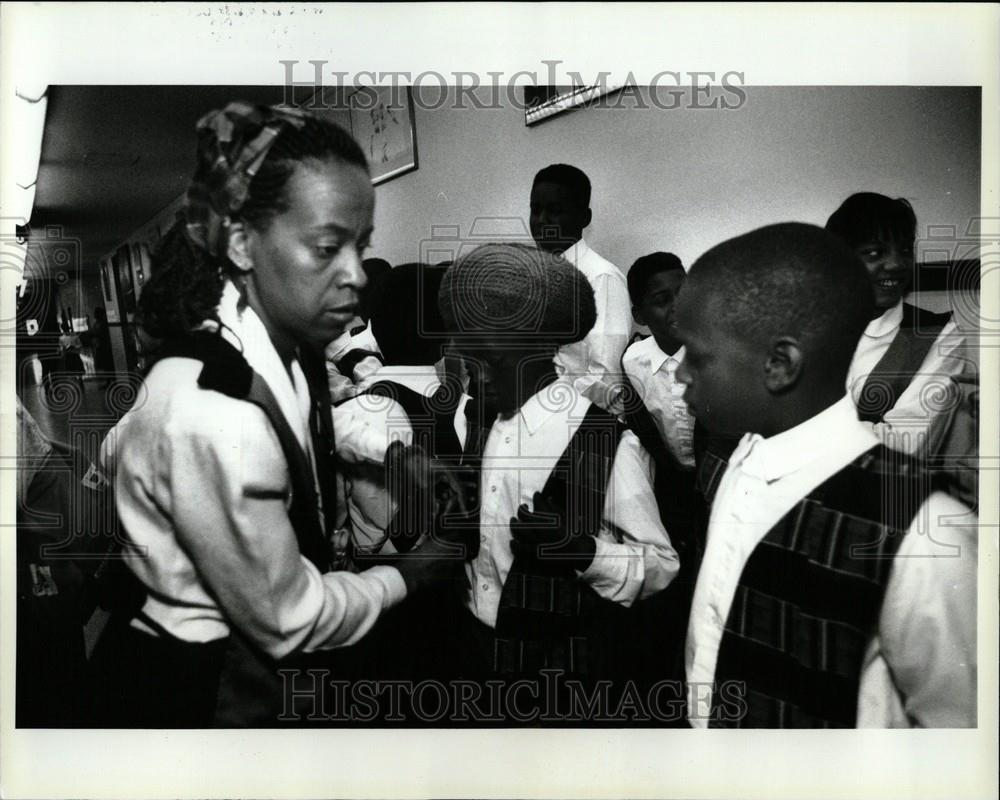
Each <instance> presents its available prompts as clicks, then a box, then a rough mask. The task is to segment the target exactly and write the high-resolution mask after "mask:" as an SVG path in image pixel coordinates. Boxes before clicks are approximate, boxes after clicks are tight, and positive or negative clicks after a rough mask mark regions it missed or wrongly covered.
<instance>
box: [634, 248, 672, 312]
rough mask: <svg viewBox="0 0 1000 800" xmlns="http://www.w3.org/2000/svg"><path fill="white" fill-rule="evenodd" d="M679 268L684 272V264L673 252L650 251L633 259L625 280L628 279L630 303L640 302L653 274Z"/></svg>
mask: <svg viewBox="0 0 1000 800" xmlns="http://www.w3.org/2000/svg"><path fill="white" fill-rule="evenodd" d="M674 270H679V271H680V272H681V273H682V274H683V273H684V265H683V264H681V260H680V259H679V258H678V257H677V256H675V255H674V254H673V253H650V254H649V255H646V256H642V257H640V258H637V259H636V260H635V263H634V264H633V265H632V266H631V267H630V268H629V271H628V275H627V277H626V280H627V281H628V296H629V299H630V300H631V301H632V305H634V306H637V305H639V304H640V303H641V302H642V298H643V295H645V294H646V287H647V286H649V280H650V278H652V277H653V276H654V275H658V274H659V273H661V272H672V271H674Z"/></svg>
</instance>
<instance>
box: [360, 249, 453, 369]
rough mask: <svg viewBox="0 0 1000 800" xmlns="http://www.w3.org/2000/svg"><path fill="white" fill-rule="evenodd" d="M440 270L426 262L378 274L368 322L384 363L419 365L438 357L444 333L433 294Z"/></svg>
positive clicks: (439, 286) (438, 284)
mask: <svg viewBox="0 0 1000 800" xmlns="http://www.w3.org/2000/svg"><path fill="white" fill-rule="evenodd" d="M444 272H445V271H444V269H443V268H441V267H432V266H430V265H429V264H401V265H400V266H398V267H396V268H394V269H391V270H389V272H387V273H386V274H385V275H383V276H382V279H381V280H380V281H379V291H378V292H377V293H376V294H375V295H374V297H373V298H372V316H371V321H372V333H373V334H374V335H375V340H376V341H377V342H378V346H379V349H380V350H381V351H382V356H383V358H384V359H385V363H386V364H390V365H402V366H420V365H428V364H433V363H435V362H436V361H437V360H438V359H440V358H441V345H442V343H443V342H444V339H445V337H446V335H447V334H446V331H445V326H444V320H443V319H442V318H441V312H440V311H439V310H438V302H437V297H438V291H439V290H440V288H441V279H442V278H443V277H444Z"/></svg>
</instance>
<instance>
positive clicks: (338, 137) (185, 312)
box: [138, 116, 368, 339]
mask: <svg viewBox="0 0 1000 800" xmlns="http://www.w3.org/2000/svg"><path fill="white" fill-rule="evenodd" d="M308 159H316V160H327V159H339V160H341V161H344V162H345V163H347V164H352V165H355V166H358V167H361V168H362V169H364V170H365V171H366V172H367V171H368V163H367V161H366V160H365V155H364V153H363V152H362V150H361V148H360V147H359V146H358V144H357V142H355V141H354V139H352V138H351V136H350V134H349V133H347V132H346V131H345V130H344V129H343V128H341V127H339V126H338V125H336V124H334V123H332V122H330V121H328V120H324V119H319V118H317V117H312V116H307V117H306V120H305V124H304V125H303V126H302V127H301V128H297V127H294V126H292V125H287V126H285V127H284V128H283V129H282V131H281V133H279V134H278V136H277V137H276V138H275V140H274V143H273V144H272V145H271V148H270V150H268V152H267V155H266V157H265V158H264V161H263V162H262V163H261V165H260V166H259V168H258V170H257V173H256V175H255V176H254V178H253V180H252V181H251V182H250V187H249V194H248V196H247V199H246V202H245V203H244V204H243V206H242V208H241V209H240V210H239V212H238V214H237V215H235V216H236V218H238V219H242V220H244V221H245V222H247V223H249V224H250V225H253V226H257V227H260V226H264V225H266V224H267V223H268V222H269V221H270V220H271V219H272V218H273V217H274V216H276V215H278V214H281V213H282V212H283V211H286V210H287V209H288V204H287V197H286V193H285V187H286V185H287V184H288V179H289V178H290V177H291V175H292V173H293V172H294V170H295V167H296V165H297V164H299V163H301V162H303V161H306V160H308ZM185 230H186V222H185V220H184V217H183V214H181V215H179V217H178V219H177V221H176V222H175V223H174V225H173V226H172V227H171V228H170V230H169V231H168V232H167V234H166V235H165V236H164V237H163V238H162V239H161V240H160V241H159V242H158V244H157V246H156V248H155V249H154V251H153V253H152V256H151V265H152V269H151V275H150V278H149V281H148V282H147V283H146V285H145V286H144V287H143V291H142V295H141V297H140V299H139V306H138V318H139V323H140V324H141V326H142V328H143V330H145V332H146V333H147V334H148V335H149V336H151V337H153V338H156V339H166V338H173V337H183V336H186V335H188V334H190V332H191V330H192V329H193V328H194V327H196V326H197V325H199V324H200V323H201V322H202V321H204V320H205V319H209V318H214V317H215V313H216V308H217V307H218V305H219V300H220V299H221V297H222V287H223V283H224V273H225V272H226V270H227V269H228V267H229V264H228V262H227V261H225V260H223V259H216V258H215V257H213V256H212V255H211V254H210V253H208V252H207V251H206V250H204V249H203V248H201V247H199V246H198V245H195V244H194V243H192V241H191V240H190V239H189V238H188V236H187V235H186V233H185Z"/></svg>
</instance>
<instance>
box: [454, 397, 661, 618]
mask: <svg viewBox="0 0 1000 800" xmlns="http://www.w3.org/2000/svg"><path fill="white" fill-rule="evenodd" d="M589 407H590V401H589V400H587V399H586V398H584V397H583V396H582V395H581V394H580V393H579V392H578V391H577V390H576V389H575V388H574V387H573V385H572V382H571V381H570V380H569V379H568V378H561V379H559V380H558V381H556V382H555V383H553V384H550V385H549V386H548V387H546V388H545V389H542V391H540V392H539V393H538V394H536V395H534V396H533V397H531V398H530V399H529V400H528V401H527V402H526V403H525V404H524V405H523V406H522V407H521V409H520V410H519V411H518V412H517V413H516V414H514V415H513V416H512V417H511V418H510V419H506V420H505V419H500V418H498V419H497V421H496V422H494V423H493V427H492V428H491V430H490V434H489V437H488V438H487V440H486V444H485V446H484V449H483V463H482V477H481V485H480V545H479V554H478V555H477V556H476V558H475V559H474V560H472V561H471V562H469V563H468V564H467V565H466V574H467V576H468V579H469V593H468V597H467V601H466V603H467V606H468V608H469V610H470V611H471V612H472V613H473V614H474V615H475V616H476V617H477V618H478V619H479V620H481V621H482V622H484V623H485V624H486V625H489V626H490V627H494V626H495V625H496V619H497V609H498V607H499V603H500V591H501V589H502V588H503V585H504V582H505V581H506V580H507V574H508V573H509V572H510V567H511V564H512V563H513V560H514V557H513V554H512V553H511V550H510V541H511V535H510V520H511V518H512V517H516V516H517V510H518V507H519V506H520V505H521V504H522V503H524V504H527V506H528V508H531V507H532V505H533V502H534V494H535V492H540V491H542V489H543V488H544V487H545V483H546V481H547V480H548V478H549V475H550V473H551V472H552V469H553V468H554V467H555V465H556V462H557V461H558V460H559V457H560V456H561V455H562V454H563V452H564V451H565V449H566V446H567V445H568V444H569V441H570V439H571V438H572V437H573V434H574V433H575V432H576V430H577V428H578V427H579V426H580V422H581V421H582V420H583V417H584V415H585V414H586V413H587V409H588V408H589ZM678 566H679V564H678V560H677V553H676V552H675V551H674V548H673V546H672V545H671V544H670V537H669V536H668V535H667V532H666V531H665V530H664V528H663V524H662V523H661V522H660V515H659V511H658V510H657V505H656V498H655V497H654V495H653V465H652V459H651V458H650V456H649V454H647V453H646V451H645V450H643V449H642V446H641V445H640V444H639V440H638V439H637V438H636V437H635V434H633V433H632V432H631V431H626V432H625V434H624V435H623V436H622V439H621V442H620V443H619V445H618V450H617V452H616V454H615V460H614V465H613V467H612V470H611V478H610V480H609V482H608V488H607V494H606V496H605V503H604V524H603V525H602V526H601V530H600V531H599V532H598V535H597V550H596V554H595V556H594V560H593V562H592V563H591V564H590V566H589V567H588V568H587V569H586V570H585V571H584V572H582V573H580V579H581V580H583V581H585V582H586V583H588V584H589V585H590V586H591V588H592V589H594V591H596V592H597V593H598V594H599V595H601V597H604V598H606V599H608V600H612V601H614V602H617V603H621V604H622V605H626V606H628V605H631V604H632V603H633V602H634V601H635V600H638V599H640V598H643V597H647V596H648V595H651V594H653V593H655V592H658V591H659V590H661V589H663V588H665V587H666V586H667V584H669V583H670V581H671V580H673V578H674V576H675V575H676V574H677V570H678Z"/></svg>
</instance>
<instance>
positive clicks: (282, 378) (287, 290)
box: [95, 103, 455, 727]
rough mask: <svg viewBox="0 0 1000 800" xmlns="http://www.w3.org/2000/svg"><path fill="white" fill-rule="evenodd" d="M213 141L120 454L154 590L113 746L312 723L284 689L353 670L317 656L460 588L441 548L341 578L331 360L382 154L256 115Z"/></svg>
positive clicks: (176, 235)
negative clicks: (139, 734)
mask: <svg viewBox="0 0 1000 800" xmlns="http://www.w3.org/2000/svg"><path fill="white" fill-rule="evenodd" d="M198 136H199V141H198V166H197V170H196V172H195V175H194V179H193V180H192V183H191V186H190V188H189V190H188V193H187V199H186V205H185V209H184V214H183V218H182V219H180V220H179V221H178V223H177V224H176V225H175V226H174V228H173V229H172V230H171V231H170V233H168V234H167V236H166V237H165V238H164V240H163V242H162V243H161V246H160V248H159V250H158V252H157V254H156V258H155V263H154V271H153V275H152V277H151V279H150V281H149V283H148V284H147V286H146V288H145V291H144V292H143V295H142V301H141V305H140V314H141V321H142V325H143V327H144V329H145V331H146V333H147V334H148V335H149V336H151V337H153V338H155V339H157V340H159V341H160V342H161V343H162V346H161V348H160V350H159V352H158V353H157V356H158V357H159V360H158V361H157V363H156V364H155V365H154V366H153V368H152V369H151V371H150V372H149V374H148V375H147V377H146V379H145V382H144V385H143V388H142V390H141V391H140V392H139V395H138V399H137V402H136V403H135V405H134V407H133V408H132V409H131V410H130V411H129V413H128V414H127V415H126V416H125V417H124V418H123V419H122V421H121V422H120V423H119V424H118V425H117V426H116V427H115V428H114V429H113V430H112V432H111V433H110V435H109V437H108V439H107V440H106V442H105V444H104V448H103V458H104V460H105V464H106V466H107V467H108V469H109V471H112V472H113V473H114V475H115V477H114V487H115V491H116V504H117V510H118V514H119V517H120V520H121V523H122V528H123V531H124V533H125V536H124V538H125V540H126V541H125V544H124V552H123V555H124V556H125V559H124V561H125V563H126V564H127V566H128V568H129V570H130V571H131V573H134V575H135V577H136V578H138V582H139V584H141V592H140V594H141V598H140V600H139V602H138V603H137V604H136V607H135V608H132V609H129V612H128V613H123V612H119V613H118V614H117V615H113V617H112V621H111V622H110V623H109V626H108V628H107V630H106V632H105V634H104V636H103V637H102V640H101V642H100V643H99V644H98V647H97V652H96V653H95V664H96V666H97V670H96V674H97V675H98V676H99V678H100V684H101V691H100V692H99V694H100V698H99V703H98V705H99V706H100V713H99V717H98V722H99V723H101V724H105V725H119V726H130V725H141V726H146V727H169V726H186V727H198V726H205V725H211V724H222V725H233V724H239V725H248V724H254V725H275V724H277V723H279V722H281V721H288V720H292V721H294V720H295V719H301V717H298V716H297V712H296V708H295V706H290V707H283V704H282V700H283V699H284V698H283V695H284V692H283V687H282V683H281V679H280V675H279V673H278V669H279V668H282V667H288V668H291V669H300V670H301V669H305V668H309V667H312V666H315V665H316V664H317V663H320V664H324V663H326V664H329V663H334V664H336V661H330V660H327V661H322V660H320V661H318V662H317V658H318V655H317V654H323V653H324V652H325V651H329V650H331V649H333V648H339V647H344V646H348V645H352V644H354V643H356V642H358V641H359V640H360V639H361V638H362V637H364V636H365V634H366V633H367V632H368V631H369V630H370V629H371V628H372V627H373V626H374V624H375V623H376V621H377V620H378V618H379V615H380V614H381V613H382V612H383V611H384V610H385V609H387V608H389V607H391V606H393V605H395V604H397V603H399V602H400V601H401V600H402V599H403V597H404V596H405V595H406V594H407V593H409V592H410V591H413V590H414V589H416V588H418V587H420V586H422V585H425V584H426V583H428V582H429V581H431V580H433V579H434V578H436V577H439V576H441V575H443V574H445V573H448V572H449V571H451V570H454V569H455V567H454V566H453V563H454V559H451V558H447V557H444V554H445V553H446V551H448V548H447V547H446V546H444V545H441V544H439V543H438V542H435V541H431V542H429V543H428V544H427V545H425V546H424V547H422V548H421V554H420V555H421V557H420V558H416V559H411V560H409V561H405V562H401V563H400V564H399V566H398V567H392V566H379V567H374V568H372V569H370V570H368V571H366V572H363V573H361V574H350V573H346V572H331V571H329V567H330V563H331V559H332V548H331V545H330V541H331V533H332V531H333V529H334V527H335V524H336V522H337V519H338V500H337V497H336V494H337V493H336V488H335V482H334V475H333V472H332V468H331V457H330V453H331V448H332V437H330V435H329V428H330V425H329V416H328V408H329V405H328V398H327V397H326V394H325V375H324V373H323V366H322V365H323V361H322V351H323V348H324V346H325V345H326V344H327V343H329V342H330V341H331V340H333V339H334V338H336V337H337V336H338V335H339V334H340V333H341V332H342V331H343V328H344V326H345V325H346V324H348V323H349V322H350V321H351V320H352V319H353V318H354V315H355V311H356V308H357V303H358V293H359V291H360V290H361V289H362V288H363V286H364V282H365V277H364V272H363V271H362V268H361V255H362V253H363V252H364V249H365V248H366V247H367V245H368V239H369V237H370V235H371V231H372V213H373V206H374V193H373V190H372V186H371V180H370V177H369V172H368V166H367V164H366V162H365V158H364V155H363V154H362V152H361V150H360V149H359V148H358V146H357V144H356V143H355V142H354V141H353V139H351V137H350V136H349V135H348V134H347V133H345V132H344V131H343V130H342V129H340V128H339V127H337V126H336V125H333V124H332V123H329V122H327V121H323V120H320V119H317V118H314V117H311V116H308V115H306V114H303V113H301V112H298V111H295V110H286V109H282V108H268V107H260V106H251V105H248V104H245V103H231V104H230V105H229V106H227V107H226V108H225V109H222V110H221V111H215V112H212V113H210V114H208V115H207V116H205V117H204V118H203V119H202V120H201V121H200V122H199V123H198ZM449 552H450V551H449ZM331 677H336V676H335V675H334V676H331ZM299 688H301V687H299ZM289 694H290V695H291V696H293V697H294V695H293V693H289ZM301 699H303V700H304V702H305V704H306V705H307V706H312V703H313V701H315V700H316V699H317V698H316V697H315V696H312V697H305V698H301Z"/></svg>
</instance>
